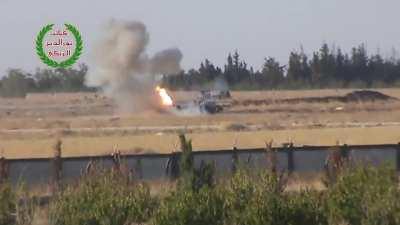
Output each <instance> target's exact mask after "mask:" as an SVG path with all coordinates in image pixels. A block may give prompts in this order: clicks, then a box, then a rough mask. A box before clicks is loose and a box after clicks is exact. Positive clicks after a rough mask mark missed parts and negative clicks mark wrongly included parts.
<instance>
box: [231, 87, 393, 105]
mask: <svg viewBox="0 0 400 225" xmlns="http://www.w3.org/2000/svg"><path fill="white" fill-rule="evenodd" d="M388 100H398V99H397V98H394V97H391V96H388V95H385V94H382V93H380V92H378V91H370V90H361V91H353V92H350V93H348V94H346V95H344V96H325V97H308V98H286V99H276V100H271V99H260V100H254V99H246V100H243V101H233V102H232V105H243V106H249V105H270V104H283V103H284V104H298V103H328V102H343V103H347V102H368V101H388Z"/></svg>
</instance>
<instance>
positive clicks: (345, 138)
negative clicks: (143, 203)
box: [0, 126, 400, 158]
mask: <svg viewBox="0 0 400 225" xmlns="http://www.w3.org/2000/svg"><path fill="white" fill-rule="evenodd" d="M188 136H189V137H190V138H192V139H193V148H194V149H196V150H206V149H227V148H232V146H233V145H234V144H235V143H236V146H237V147H238V148H252V147H263V146H264V141H265V140H270V139H273V140H274V143H275V144H276V145H280V144H281V143H286V142H288V141H293V142H294V143H295V144H296V145H334V144H335V143H336V142H337V141H339V142H340V143H347V144H384V143H393V144H394V143H397V142H398V141H399V140H400V127H397V126H394V127H369V128H332V129H329V128H325V129H295V130H276V131H246V132H226V131H225V132H205V133H192V134H189V135H188ZM54 141H55V140H54V139H52V138H43V139H29V138H26V139H14V140H13V139H9V140H2V141H1V142H0V149H2V152H3V154H4V156H6V157H7V158H21V157H47V156H52V148H51V147H52V145H53V144H54ZM62 141H63V156H83V155H98V154H109V153H111V152H112V149H113V146H114V145H117V147H118V148H119V149H121V150H122V152H123V153H138V152H171V151H172V150H173V149H174V147H175V146H177V143H178V139H177V135H176V134H144V135H127V136H101V137H65V138H63V139H62Z"/></svg>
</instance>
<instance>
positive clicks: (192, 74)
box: [0, 44, 400, 97]
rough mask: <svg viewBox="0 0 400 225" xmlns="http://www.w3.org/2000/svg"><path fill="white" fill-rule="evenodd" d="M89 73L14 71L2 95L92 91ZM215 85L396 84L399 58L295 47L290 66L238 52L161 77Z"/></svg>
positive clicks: (174, 85) (193, 85)
mask: <svg viewBox="0 0 400 225" xmlns="http://www.w3.org/2000/svg"><path fill="white" fill-rule="evenodd" d="M87 72H88V67H87V66H86V65H85V64H81V65H79V66H78V68H67V69H63V68H59V69H37V70H36V71H35V72H34V73H27V72H24V71H22V70H20V69H10V70H9V71H8V72H7V74H6V75H4V76H2V79H1V80H0V96H3V97H23V96H25V95H26V93H28V92H77V91H94V90H95V89H94V88H88V87H86V86H85V82H84V81H85V76H86V74H87ZM0 77H1V76H0ZM216 83H218V84H217V86H219V87H221V84H222V85H223V87H229V88H230V89H237V90H257V89H261V90H263V89H308V88H374V87H397V86H400V60H399V59H398V58H396V57H395V56H393V57H390V58H384V57H383V56H381V55H380V54H379V53H376V54H373V55H369V54H368V53H367V50H366V47H365V45H363V44H361V45H359V46H358V47H354V48H353V49H352V50H351V52H350V53H344V52H343V51H342V50H341V48H330V47H329V46H328V44H323V45H322V46H321V48H320V49H319V50H317V51H315V52H314V53H313V54H312V55H311V57H310V56H309V55H307V54H306V53H305V52H304V51H303V50H302V49H300V50H298V51H292V52H291V53H290V55H289V60H288V64H287V65H282V64H281V63H280V62H278V61H277V60H276V59H275V58H273V57H267V58H265V61H264V64H263V65H262V68H261V69H260V70H254V69H253V67H251V66H249V65H248V64H247V63H246V61H245V60H243V59H242V58H241V57H240V55H239V53H238V52H237V51H236V52H234V53H233V54H229V55H228V57H227V61H226V63H225V65H224V66H223V68H220V67H218V66H215V65H214V64H213V63H212V62H211V61H209V60H208V59H206V60H204V62H202V63H201V64H200V67H199V68H198V69H190V70H188V71H181V73H179V74H176V75H164V76H163V78H162V85H163V86H165V87H168V88H169V89H173V90H176V89H184V90H198V89H211V88H215V86H216Z"/></svg>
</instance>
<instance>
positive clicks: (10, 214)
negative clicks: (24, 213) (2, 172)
mask: <svg viewBox="0 0 400 225" xmlns="http://www.w3.org/2000/svg"><path fill="white" fill-rule="evenodd" d="M15 213H16V196H15V193H14V191H13V190H12V187H11V186H10V185H8V184H1V185H0V225H8V224H13V223H15Z"/></svg>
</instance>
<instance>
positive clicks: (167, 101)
mask: <svg viewBox="0 0 400 225" xmlns="http://www.w3.org/2000/svg"><path fill="white" fill-rule="evenodd" d="M156 92H157V93H158V95H159V96H160V98H161V104H162V105H163V106H172V105H173V104H174V102H173V101H172V98H171V96H169V94H168V92H167V90H166V89H165V88H161V87H160V86H157V87H156Z"/></svg>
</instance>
